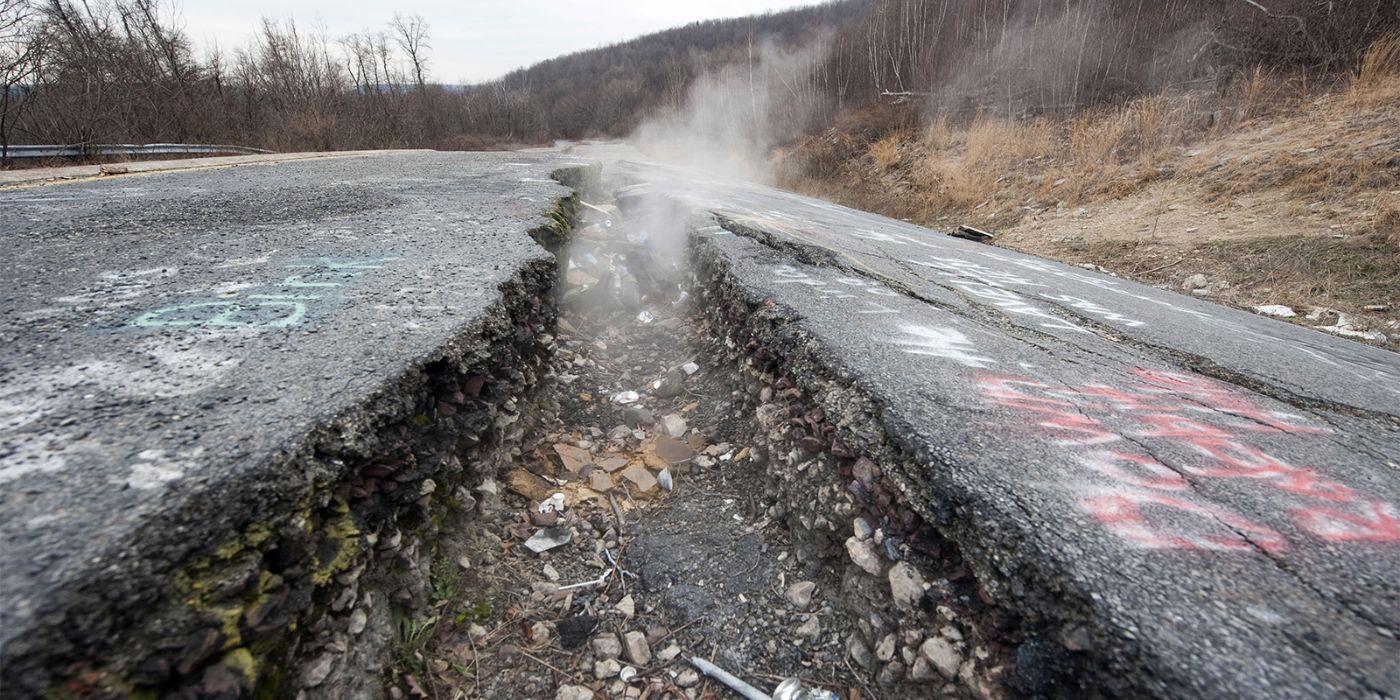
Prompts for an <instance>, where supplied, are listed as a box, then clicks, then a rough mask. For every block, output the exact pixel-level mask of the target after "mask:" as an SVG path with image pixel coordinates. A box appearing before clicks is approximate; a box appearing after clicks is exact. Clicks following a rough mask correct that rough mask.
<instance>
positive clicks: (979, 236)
mask: <svg viewBox="0 0 1400 700" xmlns="http://www.w3.org/2000/svg"><path fill="white" fill-rule="evenodd" d="M948 235H949V236H952V237H953V238H962V239H965V240H969V241H975V242H977V243H987V242H989V241H991V240H992V239H993V238H995V236H994V235H993V234H992V233H991V232H989V231H983V230H982V229H977V228H973V227H971V226H967V225H965V224H964V225H962V226H959V227H957V228H956V229H954V230H953V231H951V232H949V233H948Z"/></svg>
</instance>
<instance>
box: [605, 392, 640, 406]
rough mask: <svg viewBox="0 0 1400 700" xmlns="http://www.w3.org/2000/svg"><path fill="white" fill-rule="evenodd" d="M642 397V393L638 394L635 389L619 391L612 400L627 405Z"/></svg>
mask: <svg viewBox="0 0 1400 700" xmlns="http://www.w3.org/2000/svg"><path fill="white" fill-rule="evenodd" d="M640 398H642V395H641V394H638V393H637V392H635V391H619V392H617V393H616V394H613V397H612V400H613V402H614V403H620V404H624V405H625V404H629V403H636V402H637V400H638V399H640Z"/></svg>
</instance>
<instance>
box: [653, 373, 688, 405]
mask: <svg viewBox="0 0 1400 700" xmlns="http://www.w3.org/2000/svg"><path fill="white" fill-rule="evenodd" d="M684 390H685V372H682V371H681V369H680V368H679V367H677V368H675V369H672V370H671V371H669V372H667V373H666V374H665V376H663V377H661V378H660V379H658V380H656V381H654V382H652V383H651V393H653V394H655V395H656V396H659V397H661V398H663V399H668V398H671V397H673V396H676V395H678V394H680V393H681V392H682V391H684Z"/></svg>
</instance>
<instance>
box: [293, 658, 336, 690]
mask: <svg viewBox="0 0 1400 700" xmlns="http://www.w3.org/2000/svg"><path fill="white" fill-rule="evenodd" d="M334 666H335V654H322V655H320V656H318V657H316V660H315V661H312V662H311V664H310V665H309V666H307V667H306V670H305V671H303V672H302V674H301V682H302V685H304V686H306V687H308V688H315V687H316V686H318V685H320V684H322V683H325V682H326V678H327V677H329V676H330V675H331V668H332V667H334Z"/></svg>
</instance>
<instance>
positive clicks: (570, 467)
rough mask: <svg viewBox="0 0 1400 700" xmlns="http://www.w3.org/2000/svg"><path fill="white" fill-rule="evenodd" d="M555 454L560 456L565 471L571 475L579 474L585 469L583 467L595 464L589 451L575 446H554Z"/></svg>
mask: <svg viewBox="0 0 1400 700" xmlns="http://www.w3.org/2000/svg"><path fill="white" fill-rule="evenodd" d="M554 452H555V453H556V454H558V455H559V460H560V462H561V463H562V464H563V465H564V469H565V470H566V471H568V472H569V473H571V474H577V473H579V470H580V469H583V465H585V464H590V463H592V462H593V455H592V454H590V453H589V452H588V450H585V449H582V448H579V447H574V446H573V445H566V444H564V443H559V444H557V445H555V446H554Z"/></svg>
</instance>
